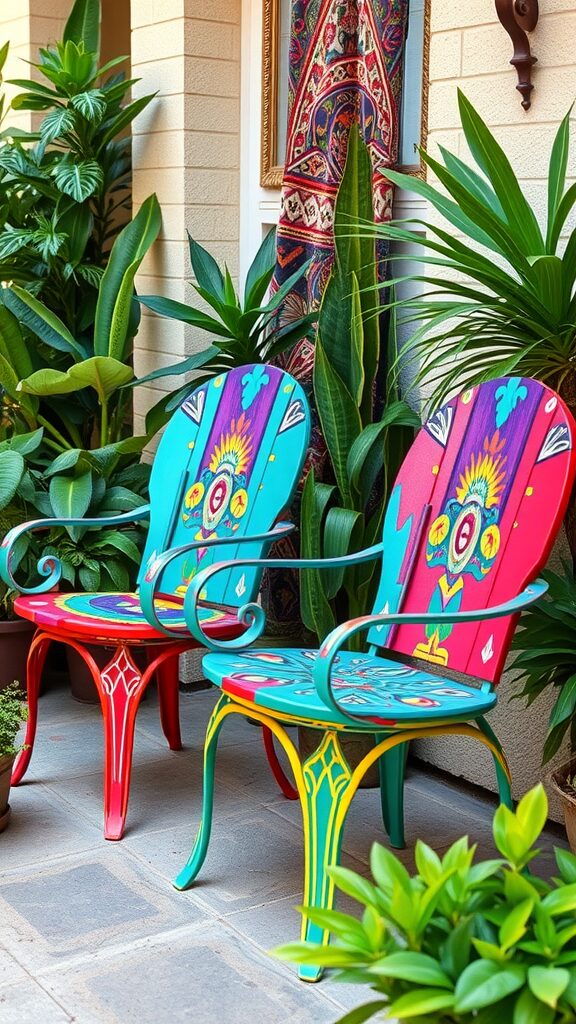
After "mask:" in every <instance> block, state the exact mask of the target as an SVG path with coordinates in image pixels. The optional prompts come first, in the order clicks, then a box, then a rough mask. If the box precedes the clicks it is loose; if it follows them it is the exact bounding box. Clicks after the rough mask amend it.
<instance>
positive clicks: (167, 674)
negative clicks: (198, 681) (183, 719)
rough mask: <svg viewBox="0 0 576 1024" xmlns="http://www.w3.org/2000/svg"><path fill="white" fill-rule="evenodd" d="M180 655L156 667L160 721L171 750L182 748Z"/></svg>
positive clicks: (167, 659)
mask: <svg viewBox="0 0 576 1024" xmlns="http://www.w3.org/2000/svg"><path fill="white" fill-rule="evenodd" d="M178 660H179V659H178V655H177V654H175V655H173V656H172V657H171V658H166V660H165V661H163V662H161V664H160V665H158V667H157V669H156V679H157V681H158V702H159V705H160V723H161V725H162V731H163V733H164V735H165V737H166V739H167V740H168V746H169V747H170V750H182V738H181V736H180V714H179V694H178V684H179V677H178Z"/></svg>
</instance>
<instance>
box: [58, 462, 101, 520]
mask: <svg viewBox="0 0 576 1024" xmlns="http://www.w3.org/2000/svg"><path fill="white" fill-rule="evenodd" d="M49 494H50V501H51V502H52V508H53V509H54V515H55V516H56V518H58V519H81V518H82V517H83V516H84V515H85V514H86V512H87V511H88V508H89V506H90V502H91V500H92V473H91V472H90V470H87V471H86V472H84V473H81V474H80V476H53V477H52V479H51V481H50V488H49Z"/></svg>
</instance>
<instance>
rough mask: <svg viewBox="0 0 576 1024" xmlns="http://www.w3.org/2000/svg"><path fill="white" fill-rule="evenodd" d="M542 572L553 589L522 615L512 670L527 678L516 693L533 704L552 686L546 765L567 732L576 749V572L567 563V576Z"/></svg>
mask: <svg viewBox="0 0 576 1024" xmlns="http://www.w3.org/2000/svg"><path fill="white" fill-rule="evenodd" d="M540 575H541V576H542V578H543V579H545V580H546V583H547V584H548V592H547V594H546V596H545V597H544V598H543V599H542V600H541V601H538V602H537V603H536V604H534V605H532V606H531V607H530V608H529V609H527V610H526V611H525V612H524V614H523V615H522V618H521V619H520V627H519V629H518V630H517V631H516V633H515V635H514V639H513V641H512V647H513V649H516V650H519V651H520V653H519V654H517V655H516V657H515V659H514V661H513V662H512V665H511V666H510V668H511V670H512V671H516V672H517V673H518V675H517V676H516V679H515V681H518V680H520V679H522V680H523V681H524V687H523V689H522V691H521V693H519V694H518V695H517V696H518V697H519V698H526V702H527V705H528V706H530V705H531V704H532V703H533V702H534V701H535V700H536V698H537V697H539V696H540V694H541V693H543V692H544V690H548V689H549V688H552V689H553V692H554V694H555V700H554V706H553V708H552V711H551V713H550V719H549V722H548V732H547V735H546V742H545V744H544V753H543V761H544V763H546V762H547V761H549V760H550V758H551V757H553V756H554V754H555V753H556V752H557V750H558V749H559V747H560V744H561V743H562V740H563V739H564V737H565V736H566V734H568V736H569V738H570V744H571V748H572V750H573V751H574V750H576V576H575V573H574V568H573V567H572V566H571V565H569V564H568V563H567V562H564V563H563V573H562V574H559V573H555V572H552V571H551V570H549V569H547V570H545V571H544V572H542V573H541V574H540Z"/></svg>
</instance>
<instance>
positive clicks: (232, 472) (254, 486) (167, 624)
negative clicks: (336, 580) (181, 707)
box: [0, 365, 309, 839]
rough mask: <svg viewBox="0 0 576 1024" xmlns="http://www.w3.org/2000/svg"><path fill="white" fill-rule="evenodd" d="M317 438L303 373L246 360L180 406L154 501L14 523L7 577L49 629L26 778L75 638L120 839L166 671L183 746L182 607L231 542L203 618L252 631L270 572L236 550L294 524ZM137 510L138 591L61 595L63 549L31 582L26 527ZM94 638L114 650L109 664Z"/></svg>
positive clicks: (265, 544) (25, 611) (107, 825)
mask: <svg viewBox="0 0 576 1024" xmlns="http://www.w3.org/2000/svg"><path fill="white" fill-rule="evenodd" d="M308 438H309V411H308V405H307V401H306V398H305V396H304V393H303V391H302V389H301V388H300V386H299V385H298V384H297V383H296V381H295V380H294V379H293V378H292V377H290V376H289V374H287V373H284V372H283V371H282V370H280V369H278V368H276V367H270V366H263V365H255V366H244V367H240V368H238V369H234V370H231V371H230V372H229V373H223V374H221V375H220V376H217V377H214V378H213V379H212V380H210V381H208V382H206V383H204V384H202V385H200V386H199V387H198V388H197V389H196V390H195V391H194V392H193V394H192V395H190V396H189V397H188V398H187V399H186V400H185V401H184V402H183V403H182V405H181V406H180V408H179V409H178V410H177V411H176V412H175V413H174V415H173V416H172V419H171V420H170V423H169V424H168V425H167V427H166V429H165V431H164V434H163V436H162V439H161V441H160V444H159V446H158V450H157V452H156V455H155V457H154V463H153V468H152V475H151V479H150V504H149V505H145V506H143V507H142V508H139V509H136V510H135V511H134V512H127V513H124V514H122V515H119V516H115V517H107V518H99V519H87V518H84V519H80V520H73V519H67V520H36V521H34V522H32V523H26V524H24V525H23V526H19V527H16V528H15V529H13V530H11V531H10V533H8V534H7V536H6V537H5V539H4V541H3V543H2V545H1V547H0V574H1V575H2V578H3V579H4V581H5V582H6V583H7V584H8V585H9V586H12V587H14V589H16V590H18V589H19V590H20V591H21V596H20V597H18V599H17V600H16V602H15V608H16V611H17V612H18V614H19V615H21V616H22V617H23V618H25V619H29V620H30V621H32V622H34V623H35V625H36V627H37V631H36V634H35V636H34V639H33V641H32V646H31V650H30V658H29V661H28V673H27V676H28V678H27V688H28V705H29V718H28V725H27V731H26V739H25V742H26V746H25V748H24V750H23V751H22V753H21V754H20V755H19V757H18V759H17V761H16V764H15V768H14V774H13V780H12V781H13V783H14V784H17V783H18V782H20V780H21V779H22V777H23V776H24V773H25V771H26V769H27V767H28V764H29V762H30V758H31V755H32V749H33V744H34V736H35V731H36V721H37V705H38V689H39V685H40V680H41V675H42V670H43V666H44V662H45V659H46V654H47V652H48V648H49V646H50V644H51V643H53V642H54V641H59V642H62V643H65V644H67V645H68V646H70V647H72V648H74V649H75V650H76V651H78V653H79V654H80V655H81V657H82V658H83V659H84V661H85V662H86V664H87V665H88V668H89V670H90V672H91V674H92V678H93V679H94V682H95V684H96V687H97V690H98V694H99V697H100V703H101V706H102V712H103V717H104V834H105V836H106V838H107V839H120V838H121V836H122V833H123V830H124V823H125V819H126V812H127V808H128V795H129V787H130V771H131V762H132V748H133V742H134V724H135V719H136V712H137V710H138V705H139V702H140V698H141V696H142V694H143V692H144V690H145V689H146V686H147V685H148V683H149V682H150V680H151V679H152V678H153V677H155V678H156V681H157V683H158V693H159V703H160V717H161V722H162V726H163V729H164V733H165V735H166V738H167V740H168V743H169V745H170V747H171V749H173V750H180V749H181V746H182V743H181V738H180V725H179V719H178V658H179V655H180V654H182V653H183V652H185V651H187V650H190V649H191V648H193V647H197V646H198V641H197V640H196V639H195V638H194V637H192V636H191V635H190V632H189V631H188V629H187V627H186V621H185V617H184V614H183V602H184V597H185V594H186V591H187V588H188V587H189V585H190V582H191V581H192V580H193V579H194V578H196V576H197V575H198V573H199V572H200V571H201V570H202V569H204V568H206V567H207V566H209V565H211V564H213V563H214V561H215V560H216V559H219V558H222V557H223V555H224V552H226V555H227V556H228V555H229V556H230V557H231V561H230V563H229V571H228V572H227V573H226V574H224V575H222V576H220V577H219V578H218V579H215V580H214V581H212V582H211V583H209V584H208V585H207V586H206V587H203V588H202V594H201V596H200V612H199V615H200V619H201V620H202V622H203V624H204V628H205V630H206V633H207V634H208V635H211V636H214V637H221V638H226V637H234V636H238V635H239V634H241V633H242V632H243V629H244V627H243V625H242V624H241V623H240V622H239V620H238V615H237V612H238V608H239V607H240V606H241V605H242V604H244V603H245V602H246V601H250V600H253V599H254V598H255V597H256V595H257V593H258V587H259V581H260V575H261V570H260V569H259V568H258V567H257V566H256V567H242V569H241V570H240V571H239V572H236V570H235V568H234V563H235V559H237V558H238V557H239V555H240V554H241V553H246V554H247V555H248V556H249V557H256V558H259V557H261V556H262V555H263V554H265V553H266V552H267V551H268V550H269V548H270V545H271V544H272V543H273V542H278V541H279V540H280V539H281V537H282V536H283V535H284V534H285V533H287V532H288V531H290V530H291V529H292V526H291V525H290V524H288V523H284V524H282V523H277V520H278V518H279V516H280V515H281V514H282V513H283V512H284V511H285V510H286V509H287V508H288V506H289V503H290V500H291V497H292V493H293V491H294V488H295V486H296V484H297V482H298V479H299V477H300V473H301V470H302V465H303V462H304V457H305V455H306V451H307V446H308ZM138 520H149V524H150V525H149V530H148V537H147V542H146V548H145V551H144V555H143V559H142V565H141V568H140V574H139V580H138V590H137V591H136V592H135V593H117V594H84V593H74V594H68V593H59V592H55V588H56V587H57V585H58V583H59V580H60V575H61V567H60V565H59V563H58V560H57V559H55V558H53V557H52V556H46V557H44V558H42V559H41V561H40V563H39V566H38V569H39V574H40V576H41V577H43V582H42V583H41V584H40V585H39V586H37V587H32V588H29V589H27V590H23V588H19V587H18V582H17V579H15V578H14V574H13V572H12V569H11V562H12V561H13V560H14V562H15V563H16V562H17V559H13V552H14V546H15V545H16V543H17V541H18V539H19V538H20V537H21V536H22V534H23V533H25V532H27V531H29V530H41V529H44V530H47V529H50V528H51V527H53V526H55V525H64V526H66V527H72V526H81V527H86V528H90V529H98V528H101V527H110V526H116V527H118V528H122V526H123V525H124V524H126V523H129V522H131V521H138ZM93 645H97V646H99V647H104V648H108V649H109V651H108V654H107V655H106V656H105V658H104V667H101V666H100V664H99V661H98V659H97V658H95V656H94V652H93V650H92V647H93ZM135 648H145V652H146V662H147V664H146V667H144V668H143V667H142V659H138V658H134V654H133V652H134V649H135ZM265 742H266V748H267V750H268V751H269V755H270V761H271V767H272V770H273V771H274V773H275V774H276V776H277V777H278V779H279V781H280V782H283V781H284V780H283V777H282V775H281V774H280V771H279V766H278V764H277V760H276V758H275V754H274V749H273V746H272V744H271V743H270V738H269V737H268V735H267V733H265Z"/></svg>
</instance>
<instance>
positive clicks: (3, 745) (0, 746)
mask: <svg viewBox="0 0 576 1024" xmlns="http://www.w3.org/2000/svg"><path fill="white" fill-rule="evenodd" d="M27 718H28V708H27V706H26V702H25V701H24V700H23V699H22V691H21V690H20V689H19V686H18V683H17V682H14V683H11V684H10V686H6V687H4V689H3V690H0V757H13V756H14V755H15V754H17V753H18V750H19V749H20V748H19V747H18V746H17V744H16V737H17V735H18V731H19V729H20V726H21V725H22V723H23V722H25V721H26V719H27Z"/></svg>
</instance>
